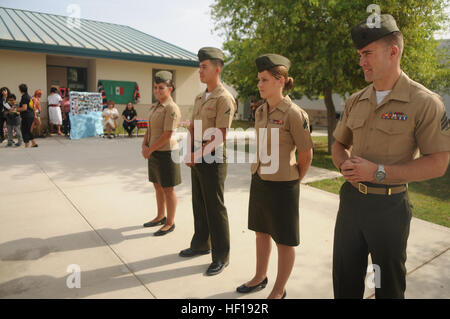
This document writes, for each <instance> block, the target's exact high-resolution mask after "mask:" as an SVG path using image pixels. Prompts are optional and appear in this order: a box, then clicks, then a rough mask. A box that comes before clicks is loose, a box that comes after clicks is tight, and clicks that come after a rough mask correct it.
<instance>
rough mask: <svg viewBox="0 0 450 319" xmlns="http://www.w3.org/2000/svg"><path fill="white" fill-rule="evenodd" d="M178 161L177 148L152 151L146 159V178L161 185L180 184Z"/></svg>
mask: <svg viewBox="0 0 450 319" xmlns="http://www.w3.org/2000/svg"><path fill="white" fill-rule="evenodd" d="M172 157H173V159H175V160H176V161H174V160H173V159H172ZM179 162H180V161H179V150H173V151H155V152H153V153H152V155H151V156H150V158H149V159H148V180H149V181H150V182H153V183H156V184H159V185H161V186H162V187H173V186H176V185H179V184H181V174H180V163H179Z"/></svg>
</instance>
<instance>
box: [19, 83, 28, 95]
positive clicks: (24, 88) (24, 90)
mask: <svg viewBox="0 0 450 319" xmlns="http://www.w3.org/2000/svg"><path fill="white" fill-rule="evenodd" d="M19 91H20V92H22V93H28V86H27V85H26V84H21V85H19Z"/></svg>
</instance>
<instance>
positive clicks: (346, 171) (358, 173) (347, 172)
mask: <svg viewBox="0 0 450 319" xmlns="http://www.w3.org/2000/svg"><path fill="white" fill-rule="evenodd" d="M340 169H341V173H342V175H343V176H344V178H345V179H346V180H347V181H349V182H353V183H359V182H371V181H373V180H374V179H375V172H376V171H377V169H378V165H377V164H375V163H372V162H370V161H368V160H366V159H364V158H362V157H359V156H354V157H351V158H350V159H348V160H346V161H344V163H342V164H341V166H340Z"/></svg>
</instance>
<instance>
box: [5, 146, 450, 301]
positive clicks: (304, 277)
mask: <svg viewBox="0 0 450 319" xmlns="http://www.w3.org/2000/svg"><path fill="white" fill-rule="evenodd" d="M38 143H39V148H37V149H24V148H13V149H6V148H5V147H4V146H5V143H3V144H2V145H0V167H1V170H0V180H1V183H2V186H3V187H2V192H0V298H232V299H234V298H265V297H267V295H268V294H269V292H270V290H271V288H272V286H273V283H274V280H275V277H276V270H277V269H276V268H277V267H276V265H277V256H276V255H277V254H276V247H275V246H273V250H272V256H271V261H270V267H269V273H268V278H269V284H268V287H267V288H266V289H265V290H263V291H260V292H257V293H254V294H250V295H240V294H237V293H235V288H236V287H237V286H238V285H240V284H242V283H243V282H245V281H247V280H249V279H250V278H251V277H252V275H253V272H254V269H255V238H254V234H253V232H251V231H249V230H248V229H247V208H248V196H249V192H248V191H249V186H250V174H249V164H230V165H229V170H228V178H227V181H226V192H225V203H226V206H227V209H228V214H229V221H230V231H231V256H230V266H229V267H227V268H226V269H225V270H224V272H223V273H222V274H220V275H218V276H214V277H207V276H204V271H205V270H206V268H207V267H208V265H209V263H210V262H211V259H210V256H201V257H198V258H192V259H184V258H180V257H178V252H179V251H180V250H181V249H184V248H187V247H188V245H189V242H190V239H191V236H192V234H193V217H192V208H191V207H192V206H191V195H190V187H191V184H190V171H189V168H187V167H186V166H184V165H182V179H183V183H182V184H181V185H180V186H178V187H176V192H177V196H178V210H177V216H176V229H175V231H174V232H173V233H170V234H168V235H167V236H163V237H154V236H153V232H155V231H156V230H157V229H158V227H157V228H155V229H148V228H143V227H142V226H141V225H142V224H143V223H144V222H146V221H148V220H150V219H153V217H155V216H156V214H155V208H156V202H155V196H154V190H153V187H152V186H151V185H150V184H149V183H148V182H147V180H146V179H147V169H146V162H145V160H144V159H142V158H141V156H140V143H141V139H137V138H133V139H124V138H121V139H115V140H107V139H99V138H89V139H84V140H78V141H70V140H67V139H64V138H62V137H54V138H46V139H39V140H38ZM317 172H319V174H320V173H321V171H316V170H313V169H312V170H311V172H309V174H308V176H307V178H311V179H312V178H314V175H317V174H318V173H317ZM337 208H338V196H336V195H334V194H330V193H327V192H324V191H321V190H318V189H314V188H312V187H309V186H306V185H302V187H301V194H300V210H301V215H300V216H301V218H300V233H301V244H300V246H299V247H297V248H296V261H295V267H294V270H293V272H292V275H291V278H290V281H289V283H288V286H287V292H288V298H332V297H333V291H332V279H331V263H332V243H333V230H334V222H335V218H336V212H337ZM449 235H450V230H449V229H448V228H445V227H441V226H438V225H434V224H431V223H428V222H425V221H421V220H418V219H415V218H414V219H413V220H412V224H411V235H410V239H409V246H408V251H407V252H408V261H407V264H406V266H407V270H408V276H407V291H406V296H407V297H408V298H450V276H449V269H450V252H449V251H448V249H449V247H450V236H449ZM72 264H75V265H78V266H79V267H80V269H81V288H79V289H77V288H73V289H69V288H68V287H67V283H66V282H67V279H68V276H69V275H70V274H69V273H68V272H67V269H68V267H69V266H70V265H72ZM372 293H373V291H371V290H367V291H366V297H368V296H370V295H371V294H372Z"/></svg>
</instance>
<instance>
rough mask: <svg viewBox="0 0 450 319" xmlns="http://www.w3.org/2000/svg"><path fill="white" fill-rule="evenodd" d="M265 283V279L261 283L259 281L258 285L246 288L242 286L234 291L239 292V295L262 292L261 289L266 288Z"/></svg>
mask: <svg viewBox="0 0 450 319" xmlns="http://www.w3.org/2000/svg"><path fill="white" fill-rule="evenodd" d="M267 281H268V280H267V277H266V278H265V279H264V280H263V281H261V282H260V283H259V284H257V285H255V286H251V287H248V286H246V285H245V284H243V285H241V286H239V287H237V288H236V291H237V292H240V293H241V294H248V293H250V292H253V291H256V290H262V289H264V288H266V285H267Z"/></svg>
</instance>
